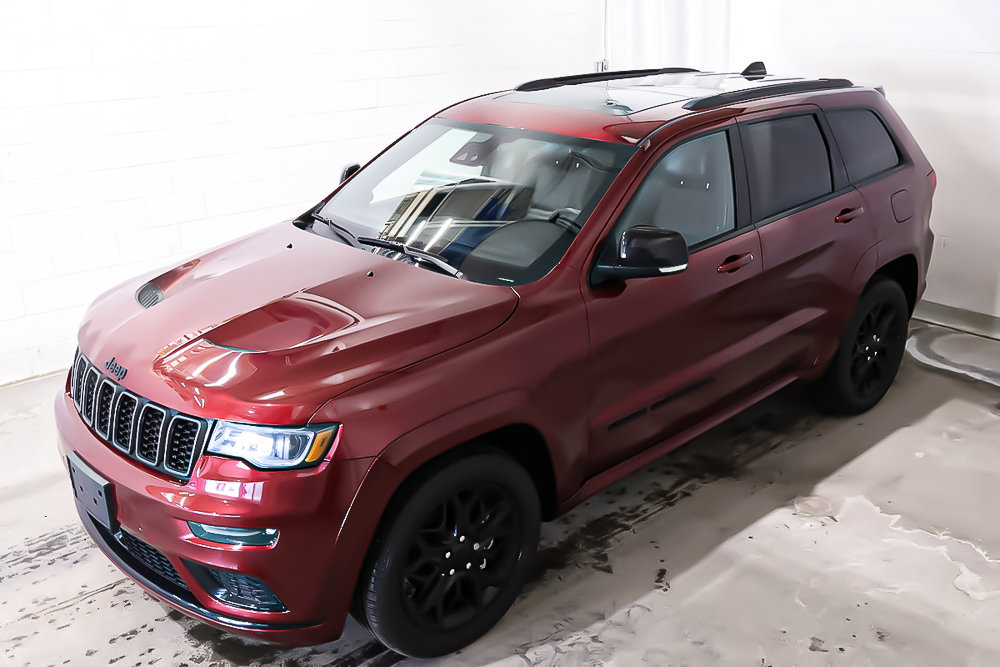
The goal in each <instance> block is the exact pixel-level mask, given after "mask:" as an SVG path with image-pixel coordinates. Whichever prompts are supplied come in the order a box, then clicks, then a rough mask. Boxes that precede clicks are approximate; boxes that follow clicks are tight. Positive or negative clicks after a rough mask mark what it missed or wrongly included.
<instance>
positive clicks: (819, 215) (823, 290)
mask: <svg viewBox="0 0 1000 667" xmlns="http://www.w3.org/2000/svg"><path fill="white" fill-rule="evenodd" d="M737 124H738V126H739V130H740V136H741V138H742V146H743V149H744V156H745V160H746V167H747V179H748V189H749V194H750V210H751V214H752V216H753V220H754V225H755V227H756V228H757V230H758V231H759V233H760V243H761V251H762V259H763V261H762V268H763V273H762V275H761V280H760V289H759V291H758V293H757V300H758V303H759V307H760V308H761V310H762V312H763V313H764V314H765V316H766V317H767V318H768V319H769V320H771V321H772V322H773V324H772V327H771V330H770V336H771V337H772V339H773V342H772V343H771V344H768V346H767V349H768V351H769V353H770V354H772V355H774V356H775V357H776V358H775V359H774V361H775V362H777V363H780V364H782V365H784V366H786V367H788V368H789V369H792V370H793V371H795V372H802V373H807V372H809V369H810V368H811V367H812V366H813V365H815V364H817V363H818V362H819V361H820V360H821V359H828V358H829V357H830V355H832V354H833V351H834V350H835V349H836V346H837V345H838V343H839V341H840V337H841V335H842V332H843V329H844V327H845V326H846V324H847V320H848V319H849V318H850V315H851V312H852V311H853V308H854V304H855V303H856V301H857V296H858V290H859V289H860V287H859V286H857V285H856V284H854V283H853V282H852V276H853V275H854V272H855V269H856V267H857V266H858V264H859V262H861V260H862V258H863V257H864V256H865V254H866V253H868V252H869V251H870V250H873V247H874V245H875V232H874V228H873V226H872V225H871V215H870V211H869V210H868V207H867V205H866V203H865V200H864V197H863V196H862V194H861V193H860V192H859V191H858V190H857V189H856V188H854V187H852V186H851V184H850V182H849V181H848V179H847V175H846V172H845V170H844V168H843V164H842V162H841V160H840V155H839V153H838V152H837V150H836V149H835V148H834V146H835V144H834V143H833V141H832V140H831V135H830V132H829V128H828V126H827V124H826V121H825V119H824V117H823V116H822V114H821V113H820V112H819V110H818V109H817V108H816V107H812V106H803V107H796V108H793V109H780V110H776V111H768V112H764V113H761V114H755V115H753V116H748V117H741V118H740V119H739V121H738V123H737ZM872 258H874V254H873V255H872Z"/></svg>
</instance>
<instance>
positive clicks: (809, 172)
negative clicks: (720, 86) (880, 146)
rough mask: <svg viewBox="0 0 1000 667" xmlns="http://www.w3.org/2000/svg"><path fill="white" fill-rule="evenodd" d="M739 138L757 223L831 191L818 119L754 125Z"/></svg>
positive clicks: (809, 116)
mask: <svg viewBox="0 0 1000 667" xmlns="http://www.w3.org/2000/svg"><path fill="white" fill-rule="evenodd" d="M742 134H743V138H744V144H745V146H746V153H747V156H746V162H747V171H748V172H749V173H748V177H749V181H750V206H751V209H752V211H753V217H754V219H755V220H762V219H764V218H769V217H771V216H773V215H775V214H776V213H780V212H782V211H787V210H789V209H792V208H795V207H797V206H800V205H801V204H804V203H806V202H809V201H811V200H813V199H816V198H818V197H822V196H823V195H826V194H829V193H831V192H833V177H832V175H831V171H830V153H829V151H828V150H827V146H826V140H825V139H824V138H823V133H822V131H821V130H820V127H819V123H818V122H817V120H816V116H814V115H812V114H807V115H801V116H788V117H785V118H775V119H773V120H766V121H761V122H757V123H752V124H750V125H747V126H745V127H744V129H743V132H742Z"/></svg>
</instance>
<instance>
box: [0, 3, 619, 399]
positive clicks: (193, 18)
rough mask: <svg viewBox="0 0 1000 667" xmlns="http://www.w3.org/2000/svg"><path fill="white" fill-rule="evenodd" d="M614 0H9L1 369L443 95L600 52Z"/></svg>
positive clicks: (334, 173) (265, 216)
mask: <svg viewBox="0 0 1000 667" xmlns="http://www.w3.org/2000/svg"><path fill="white" fill-rule="evenodd" d="M603 12H604V9H603V2H602V0H583V1H581V0H556V1H550V2H529V1H527V0H508V1H507V2H504V3H481V2H468V1H465V2H461V1H458V0H452V1H448V0H430V1H425V2H413V1H408V0H393V1H382V2H357V3H339V2H337V3H334V2H323V1H321V0H286V2H283V3H275V2H270V1H266V0H240V1H237V0H224V1H222V0H213V2H195V1H192V0H181V1H175V2H171V3H167V4H162V3H161V4H150V3H142V2H128V1H125V0H122V1H120V2H110V1H107V0H105V1H100V0H89V1H88V2H77V1H74V0H51V1H50V2H37V1H36V0H5V1H4V2H2V3H0V384H3V383H5V382H10V381H14V380H17V379H21V378H25V377H30V376H33V375H38V374H42V373H46V372H49V371H53V370H57V369H59V368H64V367H66V366H68V365H69V363H70V359H71V355H72V351H73V348H74V346H75V333H76V329H77V326H78V324H79V320H80V318H81V316H82V314H83V310H84V308H85V307H86V305H87V304H88V303H89V302H90V300H91V299H93V297H95V296H96V295H97V294H98V293H99V292H101V291H102V290H104V289H106V288H107V287H109V286H111V285H113V284H115V283H116V282H119V281H120V280H122V279H124V278H126V277H128V276H129V275H133V274H135V273H139V272H140V271H143V270H146V269H150V268H153V267H156V266H166V265H168V264H170V263H173V262H176V261H178V260H179V259H181V258H183V257H186V256H189V255H192V254H194V253H197V252H198V251H200V250H202V249H204V248H207V247H210V246H212V245H215V244H218V243H220V242H222V241H225V240H226V239H228V238H232V237H235V236H236V235H238V234H240V233H241V232H244V231H246V230H249V229H254V228H259V227H263V226H265V225H267V224H270V223H272V222H276V221H279V220H282V219H285V218H288V217H291V216H292V215H295V214H297V213H299V212H301V211H302V210H304V208H306V207H307V206H308V205H309V204H310V203H312V202H314V201H316V200H318V199H319V198H321V197H322V196H323V195H325V194H326V193H327V192H328V191H329V190H330V189H332V187H333V186H334V185H335V183H336V179H337V177H338V175H339V171H340V167H341V166H342V165H343V164H345V163H347V162H353V161H362V162H363V161H365V160H367V159H368V158H370V157H371V156H372V155H373V154H374V153H375V152H376V151H377V150H378V149H379V148H381V147H382V146H383V145H385V144H386V143H387V142H389V141H390V140H392V139H393V138H395V137H396V136H398V135H399V134H400V133H402V132H403V131H405V130H407V129H408V128H409V127H411V126H412V125H414V124H415V123H417V122H419V121H420V120H422V119H423V118H425V117H426V116H428V115H430V114H431V113H433V112H434V111H436V110H437V109H439V108H441V107H443V106H445V105H447V104H449V103H451V102H454V101H457V100H460V99H464V98H466V97H470V96H472V95H475V94H479V93H483V92H489V91H492V90H498V89H502V88H508V87H510V86H512V85H515V84H517V83H519V82H520V81H523V80H526V79H531V78H537V77H541V76H549V75H558V74H568V73H576V72H585V71H589V70H590V69H591V66H592V63H593V62H594V61H595V60H599V59H600V58H602V57H603V51H602V48H603V47H602V20H603Z"/></svg>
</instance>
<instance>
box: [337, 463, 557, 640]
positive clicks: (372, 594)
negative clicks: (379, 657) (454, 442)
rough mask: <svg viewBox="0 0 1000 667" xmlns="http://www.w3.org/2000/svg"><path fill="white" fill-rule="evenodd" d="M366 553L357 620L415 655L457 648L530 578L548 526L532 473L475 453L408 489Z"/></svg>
mask: <svg viewBox="0 0 1000 667" xmlns="http://www.w3.org/2000/svg"><path fill="white" fill-rule="evenodd" d="M402 491H403V493H402V497H401V498H400V499H399V502H396V501H394V502H393V504H392V509H391V510H390V511H389V512H387V514H386V519H385V520H384V521H385V525H383V526H380V528H379V531H378V532H377V535H376V538H375V541H374V542H373V543H372V547H371V549H370V550H369V556H368V560H367V562H366V564H365V568H364V570H363V571H362V574H361V579H360V581H359V586H358V596H357V604H356V606H355V613H356V615H359V616H361V617H362V618H359V619H358V620H359V621H361V623H362V624H363V625H365V626H367V627H368V629H369V630H370V631H371V633H372V634H373V635H375V637H376V638H377V639H378V640H379V641H381V642H382V643H383V644H385V645H386V646H388V647H389V648H391V649H392V650H394V651H397V652H398V653H402V654H404V655H407V656H410V657H414V658H431V657H437V656H441V655H445V654H448V653H452V652H454V651H457V650H458V649H460V648H462V647H464V646H467V645H468V644H470V643H472V642H473V641H475V640H476V639H477V638H479V637H480V636H481V635H483V634H485V633H486V632H487V631H488V630H489V629H490V628H492V627H493V625H495V624H496V622H497V621H499V620H500V618H501V617H502V616H503V615H504V614H505V613H506V612H507V609H508V608H509V607H510V605H511V604H512V603H513V602H514V599H515V598H516V597H517V594H518V593H519V592H520V591H521V588H522V587H523V586H524V583H525V581H526V580H527V578H528V576H529V574H530V573H531V568H532V564H533V562H534V556H535V552H536V550H537V547H538V535H539V530H540V524H541V510H540V507H539V501H538V492H537V490H536V489H535V485H534V483H533V482H532V480H531V477H530V476H529V475H528V473H527V472H526V471H525V470H524V468H522V467H521V466H520V465H518V464H517V463H516V462H515V461H513V460H512V459H511V458H510V457H508V456H506V455H503V454H501V453H493V452H488V453H477V454H473V455H470V456H468V457H465V458H462V459H458V460H456V461H453V462H451V463H448V464H446V465H444V466H443V467H439V468H437V469H436V470H432V471H430V472H428V473H427V474H426V475H424V476H422V478H419V479H417V480H414V482H412V483H410V484H409V485H408V486H407V487H406V488H404V489H403V490H402Z"/></svg>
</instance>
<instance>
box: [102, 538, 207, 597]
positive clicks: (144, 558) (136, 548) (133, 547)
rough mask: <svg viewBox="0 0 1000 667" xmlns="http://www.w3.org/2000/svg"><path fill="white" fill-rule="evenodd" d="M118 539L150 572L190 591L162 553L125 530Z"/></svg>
mask: <svg viewBox="0 0 1000 667" xmlns="http://www.w3.org/2000/svg"><path fill="white" fill-rule="evenodd" d="M117 537H118V542H119V543H120V544H121V545H122V546H123V547H125V550H126V551H127V552H128V553H129V555H130V556H132V557H133V558H134V559H135V560H137V561H138V562H139V563H140V564H141V565H142V566H143V567H145V568H146V569H147V570H149V572H151V573H152V574H155V575H156V576H157V577H159V578H160V579H164V580H166V581H167V582H169V583H171V584H173V585H174V586H177V587H180V588H183V589H184V590H190V589H188V586H187V584H186V583H184V580H183V579H181V575H179V574H177V570H175V569H174V566H173V565H171V564H170V561H169V560H167V557H166V556H164V555H163V554H162V553H160V552H159V551H157V550H156V549H154V548H153V547H151V546H149V545H148V544H146V543H145V542H143V541H142V540H140V539H139V538H137V537H135V536H133V535H132V534H130V533H126V532H125V531H124V530H123V531H121V532H120V533H118V535H117ZM144 574H146V573H144Z"/></svg>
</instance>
